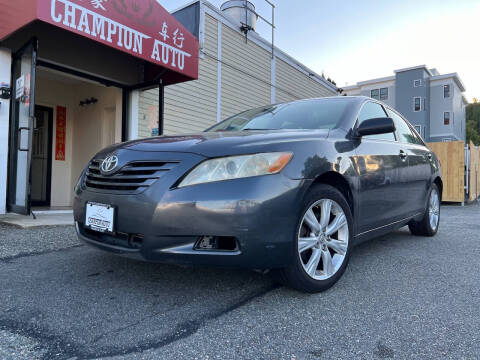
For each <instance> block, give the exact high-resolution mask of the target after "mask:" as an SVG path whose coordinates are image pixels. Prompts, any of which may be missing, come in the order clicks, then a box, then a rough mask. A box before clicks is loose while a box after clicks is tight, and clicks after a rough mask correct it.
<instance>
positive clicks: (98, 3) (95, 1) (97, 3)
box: [91, 0, 107, 11]
mask: <svg viewBox="0 0 480 360" xmlns="http://www.w3.org/2000/svg"><path fill="white" fill-rule="evenodd" d="M103 1H107V0H91V3H92V6H93V7H94V8H95V9H98V8H100V9H102V10H104V11H107V9H105V7H104V6H103Z"/></svg>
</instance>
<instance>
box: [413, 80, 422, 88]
mask: <svg viewBox="0 0 480 360" xmlns="http://www.w3.org/2000/svg"><path fill="white" fill-rule="evenodd" d="M420 86H422V79H416V80H413V87H420Z"/></svg>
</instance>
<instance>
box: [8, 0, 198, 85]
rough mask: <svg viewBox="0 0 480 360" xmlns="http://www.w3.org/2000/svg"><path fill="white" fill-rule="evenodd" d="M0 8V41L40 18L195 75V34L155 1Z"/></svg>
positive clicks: (51, 2)
mask: <svg viewBox="0 0 480 360" xmlns="http://www.w3.org/2000/svg"><path fill="white" fill-rule="evenodd" d="M0 9H1V11H0V41H2V40H4V39H6V38H7V37H8V36H9V35H11V34H12V33H14V32H15V31H17V30H19V29H20V28H22V27H23V26H25V25H27V24H29V23H31V22H34V21H36V20H40V21H42V22H45V23H49V24H51V25H54V26H56V27H58V28H61V29H64V30H66V31H69V32H72V33H75V34H78V35H81V36H83V37H85V38H88V39H91V40H93V41H96V42H98V43H101V44H103V45H105V46H108V47H111V48H114V49H117V50H119V51H122V52H124V53H127V54H129V55H131V56H134V57H136V58H139V59H143V60H144V61H147V62H148V63H151V64H154V65H156V66H154V67H162V68H164V69H167V70H170V71H167V73H165V76H166V77H169V78H171V77H172V76H173V77H175V76H179V78H181V79H182V80H181V81H185V80H192V79H197V78H198V39H197V38H196V37H195V36H193V35H192V34H191V33H190V32H189V31H188V30H186V29H185V27H184V26H183V25H182V24H181V23H179V22H178V20H177V19H175V18H174V17H173V16H172V15H170V13H168V11H166V10H165V9H164V8H163V7H162V6H161V5H159V4H158V2H157V1H156V0H15V1H12V0H0ZM33 35H35V34H32V36H33ZM40 46H41V45H40ZM59 46H61V44H59ZM78 55H79V56H81V54H78ZM151 68H152V66H149V67H148V68H146V71H151ZM156 72H157V71H156ZM175 74H177V75H175ZM173 82H176V81H173Z"/></svg>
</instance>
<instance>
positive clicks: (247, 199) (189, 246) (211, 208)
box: [73, 174, 308, 269]
mask: <svg viewBox="0 0 480 360" xmlns="http://www.w3.org/2000/svg"><path fill="white" fill-rule="evenodd" d="M174 179H175V180H174ZM176 179H178V177H175V178H174V177H173V174H172V178H169V177H168V176H166V177H164V178H161V179H159V180H158V181H157V182H156V183H155V184H153V185H152V186H150V187H149V188H148V189H147V190H146V191H144V192H142V193H140V194H135V195H113V194H108V193H101V192H98V191H96V192H92V191H89V190H85V189H77V191H76V194H75V197H74V206H73V207H74V217H75V222H76V227H77V233H78V236H79V238H80V239H82V240H84V241H85V242H87V243H88V244H90V245H93V246H95V247H97V248H100V249H102V250H105V251H110V252H113V253H116V254H119V255H123V256H128V257H133V258H137V259H142V260H147V261H157V262H165V263H180V264H204V265H218V266H234V267H246V268H254V269H268V268H276V267H283V266H285V265H286V264H288V262H289V261H290V260H291V258H292V254H294V253H295V252H294V246H295V241H294V240H295V236H296V234H295V232H296V226H297V220H298V214H299V211H300V209H299V207H300V203H301V199H302V197H303V193H304V191H305V190H306V188H307V187H308V183H307V182H306V181H305V180H292V179H290V178H288V177H286V176H284V175H282V174H277V175H268V176H259V177H252V178H245V179H236V180H228V181H220V182H215V183H207V184H199V185H193V186H188V187H184V188H171V185H172V184H173V183H175V181H176ZM89 201H93V202H97V203H104V204H109V205H112V206H114V207H115V209H116V215H115V216H116V218H115V231H116V234H115V235H113V236H110V235H105V234H101V233H95V232H92V231H88V229H86V228H85V227H84V222H85V204H86V203H87V202H89ZM120 234H122V236H127V237H128V236H137V237H141V239H142V242H141V245H140V246H138V247H137V248H131V247H128V246H125V245H124V244H125V242H122V241H117V240H119V239H118V237H119V236H120ZM201 236H227V237H235V238H236V239H237V242H238V249H236V250H233V251H210V250H208V251H207V250H195V249H194V244H195V243H196V242H197V240H198V239H199V238H200V237H201Z"/></svg>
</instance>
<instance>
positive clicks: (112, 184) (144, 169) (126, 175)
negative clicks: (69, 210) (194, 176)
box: [84, 160, 178, 193]
mask: <svg viewBox="0 0 480 360" xmlns="http://www.w3.org/2000/svg"><path fill="white" fill-rule="evenodd" d="M101 161H102V160H92V161H91V162H90V164H88V169H87V172H86V174H85V182H84V184H85V186H86V187H87V188H89V189H95V190H100V191H108V192H116V193H137V192H140V191H142V190H145V189H146V188H147V187H149V186H150V185H152V184H153V183H154V182H155V181H156V180H157V179H158V178H160V177H161V176H162V175H163V174H164V173H165V172H166V171H169V170H171V169H172V167H173V166H175V165H176V164H177V163H178V161H133V162H130V163H127V164H126V165H124V166H123V167H122V168H121V169H120V170H119V171H117V172H116V173H115V174H113V175H103V174H102V172H101V171H100V164H101Z"/></svg>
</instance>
